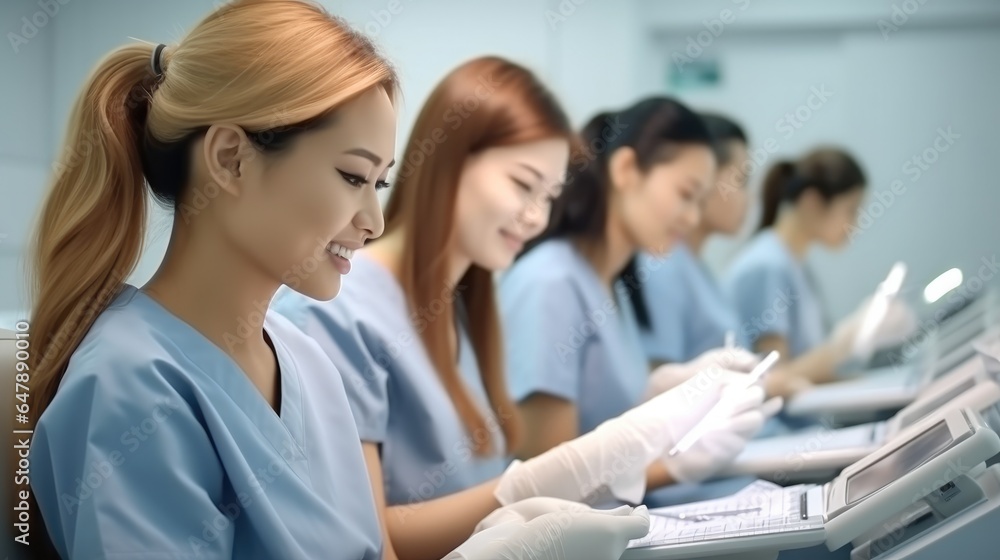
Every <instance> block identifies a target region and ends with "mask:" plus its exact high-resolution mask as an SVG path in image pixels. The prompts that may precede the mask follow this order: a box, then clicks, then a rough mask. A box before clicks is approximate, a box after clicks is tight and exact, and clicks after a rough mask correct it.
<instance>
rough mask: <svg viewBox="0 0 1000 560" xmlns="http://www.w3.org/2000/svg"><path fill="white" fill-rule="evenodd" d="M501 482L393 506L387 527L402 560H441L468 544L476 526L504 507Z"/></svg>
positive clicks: (390, 508)
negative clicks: (499, 489) (499, 490)
mask: <svg viewBox="0 0 1000 560" xmlns="http://www.w3.org/2000/svg"><path fill="white" fill-rule="evenodd" d="M496 486H497V480H496V479H494V480H491V481H489V482H485V483H483V484H480V485H479V486H475V487H472V488H469V489H467V490H463V491H461V492H456V493H454V494H450V495H448V496H444V497H441V498H437V499H434V500H429V501H426V502H418V503H412V504H405V505H397V506H389V507H388V508H387V511H386V520H385V521H386V526H387V527H388V530H389V536H390V539H391V540H392V546H393V548H394V549H395V550H396V554H397V556H398V557H399V559H400V560H440V559H441V558H444V557H445V555H447V554H448V553H449V552H451V551H452V550H454V549H455V548H456V547H458V545H460V544H462V543H463V542H465V541H466V539H468V538H469V537H470V536H471V535H472V531H473V530H474V529H475V527H476V525H477V524H478V523H479V522H480V521H482V520H483V518H485V517H486V516H487V515H489V514H490V512H492V511H493V510H495V509H497V508H498V507H500V503H499V502H497V500H496V498H495V497H493V491H494V489H496Z"/></svg>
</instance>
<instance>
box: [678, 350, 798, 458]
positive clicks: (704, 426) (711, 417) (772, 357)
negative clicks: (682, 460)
mask: <svg viewBox="0 0 1000 560" xmlns="http://www.w3.org/2000/svg"><path fill="white" fill-rule="evenodd" d="M779 357H780V354H779V353H778V352H777V351H772V352H771V353H770V354H768V355H767V356H766V357H765V358H764V359H763V360H761V362H760V363H759V364H757V367H755V368H753V370H752V371H751V372H750V373H748V374H747V382H746V386H747V387H750V386H751V385H753V384H754V383H757V382H758V381H760V379H761V378H762V377H763V376H764V374H765V373H766V372H767V371H768V370H769V369H771V366H773V365H774V364H775V363H776V362H777V361H778V358H779ZM718 406H719V404H718V403H717V404H716V405H715V406H714V407H712V410H710V411H708V414H706V415H705V417H704V418H702V419H701V420H700V421H699V422H698V423H697V424H695V426H694V428H691V431H690V432H688V433H687V434H685V435H684V437H682V438H681V439H680V441H678V442H677V444H676V445H674V446H673V448H671V449H670V451H669V452H668V453H667V455H668V456H669V457H673V456H675V455H677V454H678V453H683V452H684V451H687V450H688V449H690V448H691V446H692V445H694V443H695V442H696V441H698V438H700V437H701V436H702V435H704V434H705V432H706V431H708V429H709V428H710V427H711V425H712V422H714V421H715V420H716V418H715V416H717V415H718V412H717V410H718Z"/></svg>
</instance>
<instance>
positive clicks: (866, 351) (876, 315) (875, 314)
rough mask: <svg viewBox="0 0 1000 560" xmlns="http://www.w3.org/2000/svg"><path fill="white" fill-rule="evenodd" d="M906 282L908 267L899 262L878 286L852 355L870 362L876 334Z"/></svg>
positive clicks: (862, 321) (852, 349) (859, 329)
mask: <svg viewBox="0 0 1000 560" xmlns="http://www.w3.org/2000/svg"><path fill="white" fill-rule="evenodd" d="M904 280H906V265H905V264H904V263H901V262H897V263H896V264H894V265H892V269H891V270H889V275H888V276H887V277H886V279H885V280H883V281H882V283H880V284H879V285H878V288H877V289H876V290H875V295H874V296H873V297H872V300H871V302H870V303H869V304H868V309H867V310H866V311H865V316H864V317H863V318H862V320H861V326H860V327H859V328H858V332H857V333H856V334H855V335H854V341H853V344H852V348H851V353H852V354H853V355H855V356H862V357H863V359H864V360H865V361H868V360H869V359H870V358H871V356H872V354H873V353H874V352H875V333H876V332H878V329H879V326H880V325H881V324H882V321H884V320H885V317H886V315H887V314H888V313H889V306H890V305H891V304H892V302H893V300H895V299H896V296H898V295H899V291H900V290H901V289H902V288H903V281H904Z"/></svg>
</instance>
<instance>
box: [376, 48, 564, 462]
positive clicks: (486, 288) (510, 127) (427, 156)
mask: <svg viewBox="0 0 1000 560" xmlns="http://www.w3.org/2000/svg"><path fill="white" fill-rule="evenodd" d="M559 137H563V138H566V139H567V140H568V141H571V142H572V140H573V138H574V136H573V131H572V128H571V126H570V124H569V121H568V119H567V118H566V115H565V113H564V112H563V110H562V108H561V107H560V106H559V104H558V102H557V101H556V99H555V98H554V97H553V95H552V94H551V93H550V92H549V91H548V90H547V89H546V88H545V86H543V85H542V84H541V82H539V80H538V79H537V78H536V77H535V76H534V75H533V74H532V73H531V72H530V71H529V70H527V69H525V68H523V67H521V66H518V65H517V64H514V63H512V62H509V61H507V60H503V59H501V58H496V57H483V58H477V59H475V60H472V61H469V62H467V63H465V64H463V65H461V66H459V67H458V68H456V69H455V70H453V71H452V72H451V73H450V74H448V76H447V77H445V79H444V80H443V81H442V82H441V83H440V84H438V86H437V87H436V88H435V89H434V91H433V92H432V93H431V95H430V98H429V99H428V100H427V102H426V103H425V104H424V106H423V108H422V109H421V111H420V114H419V116H418V117H417V121H416V123H415V124H414V127H413V131H412V132H411V134H410V139H409V141H408V142H407V145H406V151H405V153H404V156H403V159H402V162H401V163H402V165H401V168H400V171H399V174H398V176H397V177H396V179H395V187H394V188H393V193H392V196H391V198H390V199H389V203H388V205H387V206H386V209H385V220H386V234H389V233H391V232H394V231H396V230H399V229H402V231H403V237H404V238H405V241H404V243H405V246H404V247H403V252H402V261H401V267H400V283H401V284H402V287H403V291H404V292H405V294H406V297H407V299H408V301H409V305H410V306H411V311H412V312H413V313H414V315H413V316H414V317H419V315H417V313H419V310H422V309H432V310H434V311H435V314H434V316H433V317H432V318H431V319H430V320H424V319H415V321H416V322H418V323H419V324H417V325H416V326H417V330H418V332H419V333H420V337H421V339H422V341H423V344H424V347H425V348H426V350H427V353H428V355H429V356H430V359H431V362H432V363H433V364H434V366H435V368H436V370H437V372H438V375H439V376H440V379H441V383H442V384H443V385H444V388H445V390H446V391H447V392H448V395H449V396H450V397H451V401H452V404H453V405H454V406H455V409H456V411H457V412H458V415H459V416H460V417H461V418H462V421H463V423H464V424H465V427H466V429H467V430H468V431H469V433H470V434H474V435H475V437H473V438H472V440H473V449H474V450H475V452H476V453H477V454H480V455H483V454H487V453H489V452H491V451H492V447H493V442H492V438H491V437H490V431H489V429H488V428H487V423H486V418H485V416H484V415H483V413H482V412H481V411H480V409H479V408H478V407H477V406H476V404H475V401H474V400H473V398H472V396H471V394H470V393H469V391H468V388H467V387H466V386H465V384H464V383H463V382H462V378H461V375H460V374H459V371H458V366H457V364H456V362H455V354H454V349H453V348H452V346H451V344H450V334H451V332H450V331H449V329H452V328H453V327H454V325H455V306H454V305H453V304H452V303H451V302H453V301H455V299H459V298H460V299H461V302H462V303H463V304H464V307H465V310H466V312H467V313H468V317H469V331H470V332H469V337H470V339H471V342H472V346H473V348H474V349H475V353H476V360H477V363H478V365H479V370H480V375H481V376H482V381H483V386H484V387H485V388H486V394H487V397H488V399H489V402H490V406H491V408H492V409H493V412H494V413H495V414H496V417H497V419H498V421H499V424H500V428H501V430H502V431H503V434H504V437H505V438H506V440H507V449H515V448H516V447H517V445H518V443H519V441H520V439H521V424H520V420H519V417H518V415H517V409H516V407H515V406H514V403H513V401H512V400H511V398H510V393H509V392H508V390H507V383H506V378H505V375H504V360H503V344H502V339H501V328H500V312H499V309H498V306H497V302H496V296H495V294H494V285H493V275H492V271H490V270H486V269H484V268H481V267H479V266H476V265H475V264H473V265H472V266H471V267H470V268H469V270H468V271H467V272H466V273H465V275H464V276H463V277H462V279H461V280H460V281H459V283H458V286H456V288H455V291H456V294H454V295H453V297H451V298H449V299H448V301H446V302H444V303H445V304H446V305H441V303H437V301H436V300H438V299H439V298H441V291H442V287H443V286H446V285H447V283H448V265H449V259H448V255H449V252H450V251H451V250H452V248H453V247H454V246H455V221H454V213H455V203H456V200H457V198H458V185H459V179H460V176H461V173H462V169H463V166H464V164H465V160H466V158H467V157H469V156H470V155H472V154H475V153H477V152H481V151H483V150H486V149H488V148H493V147H500V146H510V145H515V144H523V143H526V142H534V141H538V140H543V139H548V138H559ZM418 224H419V225H418ZM432 304H434V305H432ZM438 308H440V309H441V312H440V313H436V311H437V309H438Z"/></svg>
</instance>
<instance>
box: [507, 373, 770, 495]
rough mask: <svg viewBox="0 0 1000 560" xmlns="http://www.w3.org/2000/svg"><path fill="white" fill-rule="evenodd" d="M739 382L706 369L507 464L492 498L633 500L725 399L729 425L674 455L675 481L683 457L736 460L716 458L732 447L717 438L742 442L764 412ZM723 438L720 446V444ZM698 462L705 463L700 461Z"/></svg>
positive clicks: (758, 396)
mask: <svg viewBox="0 0 1000 560" xmlns="http://www.w3.org/2000/svg"><path fill="white" fill-rule="evenodd" d="M746 382H747V381H746V376H745V375H743V374H736V373H727V372H723V371H721V370H705V371H703V372H702V373H701V374H699V375H696V376H695V377H693V378H691V379H689V380H688V381H686V382H684V383H682V384H681V385H679V386H678V387H676V388H674V389H672V390H670V391H667V392H665V393H662V394H661V395H659V396H657V397H654V398H653V399H651V400H649V401H647V402H645V403H643V404H641V405H639V406H637V407H635V408H633V409H631V410H629V411H627V412H625V413H624V414H622V415H621V416H619V417H617V418H612V419H611V420H608V421H606V422H604V423H603V424H601V425H600V426H598V427H597V428H596V429H594V431H592V432H590V433H588V434H584V435H582V436H580V437H578V438H576V439H574V440H572V441H569V442H566V443H563V444H562V445H559V446H558V447H555V448H553V449H550V450H549V451H547V452H545V453H543V454H541V455H539V456H537V457H534V458H532V459H529V460H528V461H525V462H520V461H514V462H513V463H511V465H510V467H508V468H507V470H506V471H505V472H504V474H503V475H502V476H501V477H500V481H499V482H498V484H497V488H496V490H495V491H494V495H495V496H496V498H497V500H498V501H499V502H500V503H501V504H504V505H507V504H512V503H514V502H517V501H520V500H523V499H526V498H529V497H532V496H552V497H556V498H563V499H567V500H573V501H579V502H586V501H588V500H590V499H593V498H595V497H596V496H598V495H600V494H601V493H602V492H603V491H605V490H606V491H608V492H610V493H611V495H613V496H614V497H615V498H617V499H619V500H622V501H625V502H629V503H639V502H640V500H641V499H642V497H643V495H644V494H645V491H646V469H647V468H648V467H649V465H651V464H652V463H653V461H656V460H657V459H659V458H660V457H661V456H662V455H663V454H664V453H665V452H666V451H668V450H669V449H670V447H672V446H673V445H674V443H675V442H677V441H678V440H679V439H680V438H681V437H683V436H684V434H686V433H687V432H688V431H689V430H690V429H691V428H692V427H694V425H695V424H696V423H697V422H698V421H699V420H700V419H701V418H702V417H703V416H704V415H705V414H706V413H707V412H708V411H709V410H710V409H711V408H712V406H713V405H714V404H715V403H716V402H718V401H719V400H720V399H723V398H725V399H731V404H729V405H727V407H726V410H725V411H724V413H723V414H722V415H720V416H726V417H727V419H730V420H732V421H731V422H729V423H728V424H723V423H720V424H719V425H718V426H716V428H715V429H714V430H713V431H712V432H711V433H710V434H706V438H703V441H704V440H705V439H707V440H708V441H709V443H708V444H705V443H702V444H701V445H702V447H698V446H697V445H696V447H697V448H698V450H695V449H692V450H689V451H688V452H687V453H685V454H682V455H680V456H678V457H677V458H675V459H677V460H678V461H680V462H676V461H675V462H674V464H675V465H678V466H677V467H676V469H677V471H678V472H679V473H680V477H681V478H682V479H683V478H685V477H686V478H689V479H690V478H693V475H692V474H691V473H690V472H689V471H688V470H685V469H684V468H682V467H681V466H680V465H684V464H687V463H684V462H683V461H685V458H684V457H685V456H687V459H688V460H691V459H692V458H693V457H704V456H706V455H711V456H712V457H715V460H716V461H717V462H718V463H719V464H718V465H717V467H716V468H721V467H722V466H724V465H725V464H726V462H728V461H730V460H732V459H733V457H735V455H732V456H725V457H723V455H722V454H723V452H724V451H726V452H728V451H730V450H731V449H733V448H735V447H736V445H737V444H734V443H733V440H732V439H731V438H729V437H728V436H721V435H719V434H721V433H722V432H723V431H724V430H726V429H727V428H730V427H731V428H736V429H738V430H739V433H738V434H737V438H742V439H743V440H745V439H746V438H748V437H750V436H744V435H743V434H745V433H748V432H749V431H750V430H752V429H753V427H754V426H755V425H756V426H757V429H759V428H760V425H762V424H763V417H764V415H765V413H766V411H755V409H756V408H759V407H760V406H761V404H762V403H763V400H764V391H763V389H761V388H760V387H759V386H755V387H752V388H747V387H746ZM727 402H730V401H727ZM771 406H772V407H773V404H772V405H771ZM779 407H780V403H779ZM729 415H732V416H734V417H735V418H732V417H730V416H729ZM755 415H757V416H755ZM744 416H746V417H744ZM737 418H738V421H737V420H736V419H737ZM756 418H760V419H759V421H758V420H756ZM751 435H752V434H751ZM722 439H725V444H724V445H723V444H720V441H721V440H722ZM692 452H693V453H692ZM700 460H701V462H702V463H704V459H700Z"/></svg>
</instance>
